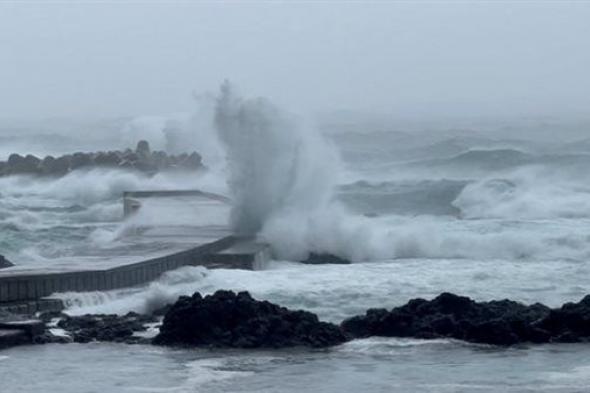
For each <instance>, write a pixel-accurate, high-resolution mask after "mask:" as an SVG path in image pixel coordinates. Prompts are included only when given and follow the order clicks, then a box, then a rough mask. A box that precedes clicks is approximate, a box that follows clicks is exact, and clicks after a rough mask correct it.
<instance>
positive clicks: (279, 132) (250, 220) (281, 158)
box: [215, 82, 339, 235]
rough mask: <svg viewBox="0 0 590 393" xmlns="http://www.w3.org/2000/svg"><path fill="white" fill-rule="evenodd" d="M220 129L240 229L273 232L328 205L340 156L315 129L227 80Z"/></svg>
mask: <svg viewBox="0 0 590 393" xmlns="http://www.w3.org/2000/svg"><path fill="white" fill-rule="evenodd" d="M215 127H216V129H217V133H218V135H219V138H220V140H221V142H222V144H223V145H224V147H225V149H226V154H227V164H228V168H229V175H228V176H229V178H228V184H229V187H230V191H231V193H232V197H233V198H234V208H233V211H232V215H231V224H232V226H233V228H234V230H236V231H237V232H238V233H241V234H247V235H254V234H257V233H261V232H262V233H264V232H267V233H268V232H269V231H268V226H269V225H273V224H272V223H273V222H276V221H277V220H278V219H279V218H280V217H285V216H292V215H296V216H298V222H301V221H303V222H305V221H306V218H308V217H311V216H312V215H313V214H314V212H317V211H318V210H320V209H322V208H325V207H326V206H327V205H328V204H329V202H330V200H331V197H332V190H333V189H334V185H335V181H336V180H337V175H338V173H339V170H338V169H339V158H338V155H337V154H336V153H335V151H334V149H332V148H331V146H329V145H328V144H327V143H326V142H325V141H324V140H323V139H322V138H321V137H320V136H319V135H318V134H316V133H313V132H312V130H311V128H309V127H307V128H306V127H302V126H300V124H299V123H298V122H297V120H296V119H295V118H294V117H293V116H290V115H288V114H285V113H283V112H281V111H280V110H279V109H278V108H276V107H275V106H273V105H272V104H271V103H269V102H268V101H267V100H264V99H261V98H256V99H242V98H240V97H238V96H237V95H236V94H235V93H234V90H233V88H232V86H231V85H230V84H229V83H228V82H225V83H224V84H223V85H222V86H221V92H220V95H219V97H218V99H217V106H216V110H215Z"/></svg>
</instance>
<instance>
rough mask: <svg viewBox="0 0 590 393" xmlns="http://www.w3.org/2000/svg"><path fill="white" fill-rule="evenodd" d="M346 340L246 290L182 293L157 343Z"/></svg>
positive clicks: (321, 343)
mask: <svg viewBox="0 0 590 393" xmlns="http://www.w3.org/2000/svg"><path fill="white" fill-rule="evenodd" d="M345 340H346V338H345V337H344V335H343V334H342V332H341V331H340V329H339V328H338V327H337V326H336V325H333V324H331V323H326V322H320V321H319V320H318V317H317V316H316V315H315V314H312V313H310V312H307V311H291V310H289V309H287V308H284V307H281V306H278V305H276V304H272V303H270V302H267V301H258V300H255V299H253V298H252V297H251V296H250V294H249V293H248V292H240V293H237V294H236V293H234V292H232V291H217V292H216V293H215V294H213V295H208V296H205V297H202V296H201V295H200V294H199V293H195V294H194V295H193V296H192V297H188V296H183V297H181V298H179V299H178V301H177V302H176V303H175V304H174V305H172V306H171V307H170V309H169V310H168V312H167V313H166V316H165V317H164V322H163V324H162V327H161V328H160V333H159V334H158V335H157V336H156V337H155V339H154V341H153V343H154V344H157V345H173V346H195V347H233V348H281V347H294V346H306V347H328V346H332V345H337V344H340V343H343V342H344V341H345Z"/></svg>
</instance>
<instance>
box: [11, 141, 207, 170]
mask: <svg viewBox="0 0 590 393" xmlns="http://www.w3.org/2000/svg"><path fill="white" fill-rule="evenodd" d="M203 167H204V166H203V162H202V158H201V155H200V154H199V153H197V152H192V153H190V154H189V153H183V154H179V155H169V154H167V153H166V152H163V151H151V149H150V146H149V144H148V142H146V141H139V143H138V144H137V147H136V148H135V150H131V149H126V150H124V151H119V150H115V151H99V152H94V153H82V152H78V153H74V154H66V155H63V156H59V157H53V156H46V157H44V158H39V157H36V156H34V155H32V154H29V155H26V156H22V155H20V154H11V155H10V157H8V160H7V161H0V176H11V175H32V176H52V177H60V176H64V175H67V174H68V173H70V172H72V171H75V170H79V169H93V168H120V169H127V170H135V171H139V172H143V173H146V174H155V173H157V172H161V171H167V170H194V169H199V168H203Z"/></svg>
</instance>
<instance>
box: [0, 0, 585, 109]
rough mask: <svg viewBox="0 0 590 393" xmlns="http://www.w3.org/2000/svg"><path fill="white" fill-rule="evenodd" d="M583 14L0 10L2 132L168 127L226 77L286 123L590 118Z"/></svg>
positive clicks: (195, 7)
mask: <svg viewBox="0 0 590 393" xmlns="http://www.w3.org/2000/svg"><path fill="white" fill-rule="evenodd" d="M589 73H590V3H589V2H576V3H573V2H567V1H559V2H532V1H526V2H525V1H522V2H493V3H484V2H443V1H437V2H385V1H382V2H373V3H367V2H337V1H325V2H295V1H289V2H239V3H237V2H234V3H229V2H225V3H223V2H215V3H212V2H171V1H168V2H155V1H151V2H147V1H146V2H126V3H121V2H100V3H98V2H95V3H90V2H86V3H83V2H77V3H75V2H67V3H66V2H62V3H58V2H43V3H41V2H38V3H34V2H28V3H24V4H23V3H20V4H17V3H7V2H3V3H1V4H0V117H44V116H76V117H80V116H90V117H102V116H113V115H142V114H165V113H170V112H178V111H187V110H190V108H191V105H192V100H191V98H190V96H191V91H193V90H196V91H213V90H215V89H216V87H217V86H218V84H219V83H220V81H222V80H223V79H224V78H230V79H231V80H232V81H234V82H235V83H237V84H238V86H239V87H240V90H241V91H242V92H244V93H247V94H249V95H264V96H267V97H270V98H271V99H273V100H275V101H277V102H278V103H279V104H280V105H283V106H286V107H288V108H291V109H293V110H296V111H326V110H334V109H350V110H358V111H371V112H387V113H393V114H405V115H410V116H412V115H440V114H449V115H454V116H456V115H480V114H483V115H495V114H503V115H504V114H540V115H542V114H563V113H565V114H568V113H587V111H588V103H590V76H589Z"/></svg>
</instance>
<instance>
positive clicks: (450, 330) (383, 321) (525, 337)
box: [341, 293, 551, 345]
mask: <svg viewBox="0 0 590 393" xmlns="http://www.w3.org/2000/svg"><path fill="white" fill-rule="evenodd" d="M550 311H551V310H550V309H549V308H548V307H546V306H544V305H542V304H534V305H532V306H525V305H523V304H521V303H517V302H513V301H510V300H502V301H491V302H481V303H478V302H475V301H473V300H471V299H469V298H468V297H462V296H457V295H453V294H450V293H443V294H441V295H439V296H438V297H436V298H435V299H433V300H431V301H427V300H424V299H413V300H411V301H410V302H408V303H407V304H406V305H404V306H401V307H397V308H394V309H393V310H391V311H387V310H385V309H373V310H369V311H367V313H366V314H365V315H363V316H357V317H353V318H350V319H348V320H345V321H344V322H342V324H341V327H342V330H343V331H344V332H345V333H346V334H348V335H349V336H350V337H353V338H357V337H369V336H385V337H418V338H441V337H448V338H455V339H459V340H465V341H470V342H477V343H486V344H494V345H512V344H517V343H520V342H548V341H549V340H550V333H549V332H547V331H546V330H545V329H543V328H542V327H540V325H538V322H539V321H541V320H543V318H545V317H547V316H548V315H549V314H550Z"/></svg>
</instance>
